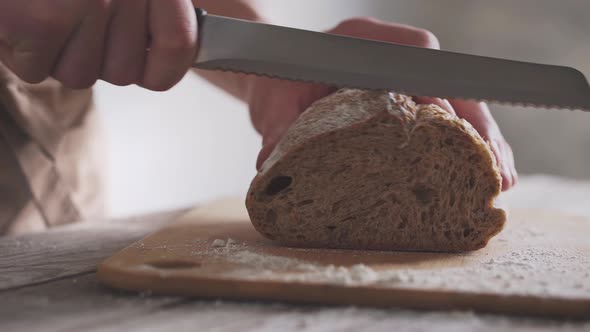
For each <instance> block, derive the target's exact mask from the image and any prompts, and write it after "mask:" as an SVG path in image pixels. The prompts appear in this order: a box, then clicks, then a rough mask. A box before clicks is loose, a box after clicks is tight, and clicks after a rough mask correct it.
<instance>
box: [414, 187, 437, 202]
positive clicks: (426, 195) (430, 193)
mask: <svg viewBox="0 0 590 332" xmlns="http://www.w3.org/2000/svg"><path fill="white" fill-rule="evenodd" d="M412 192H414V195H415V196H416V200H418V202H420V203H421V204H422V205H427V204H429V203H430V202H432V200H433V199H434V196H435V195H436V192H435V191H434V190H433V189H431V188H428V187H426V186H424V185H417V186H415V187H414V188H413V189H412Z"/></svg>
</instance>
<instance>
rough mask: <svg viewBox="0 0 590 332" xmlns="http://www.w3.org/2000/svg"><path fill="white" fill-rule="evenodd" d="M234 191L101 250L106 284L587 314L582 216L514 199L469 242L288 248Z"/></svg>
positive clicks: (587, 223) (190, 292) (589, 239)
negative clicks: (255, 220) (418, 249)
mask: <svg viewBox="0 0 590 332" xmlns="http://www.w3.org/2000/svg"><path fill="white" fill-rule="evenodd" d="M243 205H244V204H243V201H242V200H237V199H230V200H223V201H218V202H215V203H212V204H210V205H207V206H204V207H201V208H198V209H195V210H194V211H191V212H189V213H188V214H186V215H184V216H183V217H181V218H180V220H178V222H176V223H174V224H173V225H170V226H168V227H166V228H164V229H162V230H160V231H158V232H156V233H154V234H152V235H150V236H148V237H147V238H145V239H144V240H141V241H139V242H137V243H135V244H133V245H131V246H130V247H128V248H126V249H124V250H123V251H121V252H120V253H118V254H116V255H115V256H113V257H111V258H109V259H107V260H106V261H104V262H103V263H102V264H100V266H99V268H98V275H99V278H100V280H102V282H103V283H105V284H106V285H109V286H111V287H114V288H120V289H126V290H133V291H141V292H145V291H147V292H152V293H154V294H164V295H181V296H195V297H203V298H223V299H243V300H270V301H284V302H295V303H316V304H337V305H362V306H375V307H387V306H395V307H403V308H411V309H428V310H455V309H461V310H463V309H467V310H475V311H481V312H493V313H505V314H517V315H540V316H553V317H574V318H590V219H586V218H581V217H572V216H566V215H560V214H550V213H544V212H541V211H523V210H517V211H511V212H510V213H509V222H508V224H507V227H506V229H505V230H504V231H503V232H502V233H501V234H500V235H499V236H497V237H496V238H494V239H493V240H492V241H491V242H490V244H489V245H488V246H487V247H486V248H484V249H482V250H479V251H477V252H472V253H464V254H440V253H439V254H437V253H412V252H377V251H353V250H319V249H301V248H286V247H280V246H278V245H277V244H274V243H272V242H270V241H268V240H266V239H264V238H263V237H262V236H260V235H259V234H258V233H257V232H256V231H255V230H254V228H253V227H252V226H251V224H250V222H249V220H248V216H247V213H246V210H245V208H244V206H243Z"/></svg>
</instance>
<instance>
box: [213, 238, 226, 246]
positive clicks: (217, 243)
mask: <svg viewBox="0 0 590 332" xmlns="http://www.w3.org/2000/svg"><path fill="white" fill-rule="evenodd" d="M211 246H212V247H214V248H220V247H225V240H222V239H216V240H215V241H213V243H212V244H211Z"/></svg>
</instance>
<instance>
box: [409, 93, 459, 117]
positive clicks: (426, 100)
mask: <svg viewBox="0 0 590 332" xmlns="http://www.w3.org/2000/svg"><path fill="white" fill-rule="evenodd" d="M413 99H414V101H415V102H416V103H418V104H423V105H430V104H434V105H437V106H438V107H440V108H442V109H443V110H445V111H447V112H449V113H450V114H452V115H456V113H455V109H454V108H453V106H452V105H451V103H449V101H448V100H446V99H441V98H432V97H414V98H413Z"/></svg>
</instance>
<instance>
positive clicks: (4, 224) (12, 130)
mask: <svg viewBox="0 0 590 332" xmlns="http://www.w3.org/2000/svg"><path fill="white" fill-rule="evenodd" d="M98 125H99V122H98V121H97V119H96V112H95V111H94V110H93V105H92V91H91V90H69V89H66V88H64V87H62V86H61V85H60V84H59V83H58V82H56V81H54V80H47V81H45V82H43V83H41V84H35V85H33V84H27V83H24V82H22V81H21V80H19V79H18V78H17V77H16V76H15V75H13V74H12V73H11V72H9V71H8V70H7V69H6V68H5V67H3V66H2V65H1V64H0V235H4V234H20V233H25V232H32V231H42V230H45V229H47V228H49V227H52V226H56V225H61V224H67V223H72V222H75V221H81V220H89V219H95V220H96V219H98V218H100V217H101V216H102V215H103V213H104V211H105V206H104V199H103V198H104V197H103V192H104V184H103V181H102V180H103V177H102V173H103V172H102V171H103V170H104V169H105V165H104V159H103V158H102V157H103V153H102V152H103V151H102V144H101V143H102V142H101V141H100V140H99V139H98V138H99V137H100V135H99V128H98V127H99V126H98Z"/></svg>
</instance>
